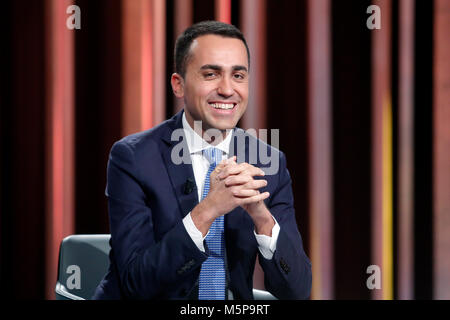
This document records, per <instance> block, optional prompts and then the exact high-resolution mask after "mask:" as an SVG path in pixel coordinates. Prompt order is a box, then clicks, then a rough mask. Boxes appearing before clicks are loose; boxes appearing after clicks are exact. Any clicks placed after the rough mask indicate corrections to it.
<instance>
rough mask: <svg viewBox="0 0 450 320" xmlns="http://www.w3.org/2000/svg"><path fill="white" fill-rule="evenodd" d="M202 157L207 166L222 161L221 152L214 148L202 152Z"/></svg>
mask: <svg viewBox="0 0 450 320" xmlns="http://www.w3.org/2000/svg"><path fill="white" fill-rule="evenodd" d="M203 156H204V157H205V158H206V159H207V160H208V162H209V164H213V163H214V164H216V165H217V164H218V163H219V162H220V161H222V151H221V150H220V149H216V148H208V149H205V150H203Z"/></svg>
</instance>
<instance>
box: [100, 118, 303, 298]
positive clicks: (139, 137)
mask: <svg viewBox="0 0 450 320" xmlns="http://www.w3.org/2000/svg"><path fill="white" fill-rule="evenodd" d="M182 112H183V111H181V112H179V113H177V114H176V115H175V116H174V117H172V118H171V119H169V120H166V121H164V122H163V123H161V124H160V125H158V126H156V127H154V128H152V129H150V130H147V131H143V132H140V133H136V134H133V135H130V136H127V137H125V138H123V139H122V140H120V141H118V142H116V143H115V144H114V145H113V147H112V149H111V153H110V157H109V162H108V174H107V187H106V195H107V198H108V206H109V218H110V231H111V248H112V250H111V252H110V267H109V270H108V273H107V274H106V275H105V277H104V279H103V280H102V281H101V283H100V284H99V286H98V287H97V290H96V292H95V294H94V297H93V298H94V299H189V298H192V297H194V298H195V297H196V291H195V290H196V288H197V290H198V282H197V281H198V277H199V273H200V267H201V265H202V263H203V261H205V260H206V258H207V256H208V251H207V250H206V252H205V253H204V252H202V251H200V250H199V249H198V248H197V246H196V245H195V244H194V242H193V241H192V239H191V238H190V236H189V234H188V233H187V231H186V229H185V227H184V225H183V223H182V219H183V218H184V217H185V216H186V215H187V214H188V213H189V212H190V211H191V210H192V209H193V208H194V207H195V206H196V205H197V204H198V194H197V190H196V187H195V183H193V184H192V185H191V186H189V183H188V184H187V183H186V181H188V179H190V180H191V181H195V178H194V173H193V169H192V165H191V164H189V163H188V164H186V163H181V164H175V163H174V162H173V161H171V152H172V149H173V148H174V147H175V146H177V145H178V147H180V144H179V143H180V141H172V140H171V136H172V132H173V130H175V129H180V128H182ZM242 135H244V136H245V143H239V142H238V141H242V140H239V139H237V138H238V137H243V136H242ZM255 139H256V138H254V137H252V136H251V135H248V134H247V133H246V132H244V131H243V130H242V129H238V128H236V129H234V130H233V137H232V143H231V147H230V153H231V155H233V154H237V152H239V150H238V149H239V148H244V150H243V151H244V152H245V154H246V156H247V157H248V149H249V144H251V142H255V141H256V140H255ZM259 142H260V144H259V145H258V146H259V147H263V148H266V149H267V150H266V151H268V152H269V154H271V155H272V153H273V155H276V156H277V157H279V170H278V172H277V173H276V174H274V175H266V176H265V177H264V179H266V180H267V182H268V184H267V186H266V187H264V188H262V189H261V190H260V191H261V192H265V191H269V192H270V197H269V198H267V199H266V200H265V203H266V205H267V208H268V209H269V210H270V212H271V214H272V215H273V216H274V217H275V219H276V220H277V221H278V223H279V225H280V228H281V230H280V233H279V236H278V241H277V247H276V251H275V253H274V255H273V258H272V259H271V260H266V259H265V258H264V257H263V256H262V255H261V254H260V252H259V250H258V244H257V242H256V239H255V236H254V234H253V230H254V225H253V222H252V220H251V218H250V216H249V215H248V213H247V212H245V211H244V209H242V208H241V207H237V208H236V209H234V210H233V211H231V212H230V213H228V214H226V215H225V243H226V262H227V276H228V288H229V289H230V290H231V291H232V292H233V294H234V298H235V299H253V294H252V288H253V271H254V267H255V261H256V256H257V255H259V262H260V264H261V267H262V268H263V270H264V283H265V287H266V289H267V290H268V291H270V292H271V293H272V294H273V295H274V296H276V297H277V298H279V299H305V298H308V297H309V295H310V290H311V264H310V261H309V259H308V257H307V256H306V254H305V252H304V250H303V246H302V239H301V236H300V233H299V231H298V229H297V224H296V220H295V211H294V206H293V195H292V188H291V178H290V176H289V172H288V170H287V168H286V159H285V156H284V154H283V153H282V152H281V151H279V150H277V149H276V148H273V147H271V146H269V145H267V144H265V143H263V142H262V141H259ZM181 143H184V145H183V144H182V145H181V146H185V147H186V148H187V145H186V142H185V141H184V139H181ZM185 150H188V149H185ZM240 150H241V149H240ZM187 156H188V154H187ZM247 159H249V158H247ZM238 162H239V158H238ZM247 162H248V161H247ZM254 165H255V166H258V167H260V168H262V169H263V170H264V167H265V166H264V165H262V164H261V163H258V164H254ZM266 167H267V165H266ZM187 186H188V188H186V187H187Z"/></svg>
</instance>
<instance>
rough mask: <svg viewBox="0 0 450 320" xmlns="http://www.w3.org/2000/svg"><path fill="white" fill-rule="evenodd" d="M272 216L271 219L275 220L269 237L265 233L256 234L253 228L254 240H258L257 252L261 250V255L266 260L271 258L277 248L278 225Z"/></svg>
mask: <svg viewBox="0 0 450 320" xmlns="http://www.w3.org/2000/svg"><path fill="white" fill-rule="evenodd" d="M272 218H273V221H275V225H274V226H273V227H272V236H271V237H269V236H266V235H265V234H256V231H255V230H253V233H254V234H255V237H256V242H258V246H259V247H258V248H259V252H261V254H262V256H263V257H264V258H265V259H267V260H271V259H272V257H273V254H274V253H275V250H276V248H277V240H278V235H279V234H280V225H279V224H278V222H277V220H276V219H275V217H274V216H272Z"/></svg>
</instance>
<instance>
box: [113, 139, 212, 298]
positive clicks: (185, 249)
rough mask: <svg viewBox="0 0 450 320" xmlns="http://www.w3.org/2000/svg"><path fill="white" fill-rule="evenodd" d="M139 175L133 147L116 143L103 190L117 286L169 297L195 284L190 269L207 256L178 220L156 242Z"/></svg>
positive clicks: (136, 294) (133, 293)
mask: <svg viewBox="0 0 450 320" xmlns="http://www.w3.org/2000/svg"><path fill="white" fill-rule="evenodd" d="M149 165H151V164H149ZM139 177H140V174H139V167H138V166H137V165H136V163H135V159H134V152H133V149H132V146H130V145H128V144H127V143H126V142H124V141H123V140H122V141H119V142H117V143H115V144H114V146H113V148H112V149H111V153H110V158H109V161H108V170H107V187H106V195H107V197H108V206H109V217H110V227H111V245H112V250H113V251H114V260H115V261H114V263H115V265H116V268H117V270H118V274H119V278H120V283H121V289H122V290H123V292H124V294H125V295H126V296H127V297H128V298H135V299H152V298H163V299H164V298H173V297H174V296H173V295H174V294H175V297H176V296H177V294H176V292H183V291H184V292H186V291H189V290H190V287H192V286H193V285H194V282H195V279H196V274H195V272H196V270H197V271H198V269H199V267H200V266H201V264H202V263H203V261H204V260H206V258H207V255H206V254H205V253H203V252H201V251H200V250H199V249H198V248H197V246H196V245H195V243H194V242H193V241H192V239H191V238H190V236H189V234H188V233H187V231H186V229H185V227H184V225H183V223H182V220H181V219H180V221H178V222H177V223H176V224H175V225H174V226H173V227H172V229H170V230H169V231H168V232H166V233H165V234H164V236H163V237H162V238H161V239H159V240H158V241H156V239H155V232H154V228H155V226H154V224H153V217H152V210H151V208H150V206H149V205H148V203H149V201H151V199H149V198H148V196H147V194H146V193H145V191H144V189H143V188H142V184H141V183H140V181H139ZM183 286H185V287H186V288H183ZM170 295H172V296H170Z"/></svg>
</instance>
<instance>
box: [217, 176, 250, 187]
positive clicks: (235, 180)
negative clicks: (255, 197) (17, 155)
mask: <svg viewBox="0 0 450 320" xmlns="http://www.w3.org/2000/svg"><path fill="white" fill-rule="evenodd" d="M251 180H253V178H252V177H251V176H249V175H245V174H240V175H233V176H229V177H227V178H225V180H224V182H225V186H227V187H229V186H234V185H241V184H245V183H248V182H250V181H251Z"/></svg>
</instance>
